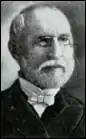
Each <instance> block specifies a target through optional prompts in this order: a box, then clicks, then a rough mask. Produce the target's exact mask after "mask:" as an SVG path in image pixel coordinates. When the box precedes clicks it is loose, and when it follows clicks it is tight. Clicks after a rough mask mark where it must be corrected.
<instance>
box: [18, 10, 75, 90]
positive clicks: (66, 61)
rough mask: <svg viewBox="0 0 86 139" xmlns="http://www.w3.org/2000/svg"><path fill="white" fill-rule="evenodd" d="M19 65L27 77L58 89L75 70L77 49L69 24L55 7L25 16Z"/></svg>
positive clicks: (42, 84) (38, 83)
mask: <svg viewBox="0 0 86 139" xmlns="http://www.w3.org/2000/svg"><path fill="white" fill-rule="evenodd" d="M26 19H27V20H26V29H25V34H24V35H25V37H24V39H22V40H23V41H22V40H21V44H22V54H20V55H19V64H20V67H21V71H22V72H23V73H24V76H25V78H26V80H28V81H30V82H32V83H34V84H35V85H37V86H38V87H40V88H42V89H44V88H59V87H62V86H64V84H65V83H66V82H67V81H68V80H69V78H70V77H71V75H72V73H73V70H74V66H75V63H74V49H73V40H72V34H71V30H70V25H69V23H68V21H67V19H66V17H65V16H64V15H63V14H62V13H61V12H60V11H59V10H56V9H49V8H45V9H42V8H41V9H36V10H35V11H34V12H33V14H32V15H31V17H30V18H28V15H27V16H26Z"/></svg>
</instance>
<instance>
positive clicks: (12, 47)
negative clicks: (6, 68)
mask: <svg viewBox="0 0 86 139" xmlns="http://www.w3.org/2000/svg"><path fill="white" fill-rule="evenodd" d="M17 47H18V46H17V44H16V43H15V41H9V42H8V49H9V51H10V53H11V55H12V56H13V58H14V59H15V60H16V61H17V62H18V61H19V56H18V53H17Z"/></svg>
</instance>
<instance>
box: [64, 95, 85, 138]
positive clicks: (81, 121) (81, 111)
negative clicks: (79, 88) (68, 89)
mask: <svg viewBox="0 0 86 139" xmlns="http://www.w3.org/2000/svg"><path fill="white" fill-rule="evenodd" d="M65 95H66V98H65V99H66V102H67V104H68V106H69V109H68V115H69V116H71V118H69V119H71V121H72V123H73V122H74V124H73V126H71V127H72V130H71V131H72V132H71V134H70V137H85V104H84V102H82V101H81V100H80V99H78V98H76V97H74V96H72V95H70V94H65ZM69 122H70V120H69Z"/></svg>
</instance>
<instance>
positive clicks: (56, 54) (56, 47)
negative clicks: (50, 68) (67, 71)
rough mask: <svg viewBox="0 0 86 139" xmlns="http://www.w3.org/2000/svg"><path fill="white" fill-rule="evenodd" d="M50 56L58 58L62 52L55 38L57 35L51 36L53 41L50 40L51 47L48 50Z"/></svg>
mask: <svg viewBox="0 0 86 139" xmlns="http://www.w3.org/2000/svg"><path fill="white" fill-rule="evenodd" d="M49 55H50V56H51V57H52V58H53V57H54V58H58V59H59V58H60V57H61V55H62V52H61V46H60V45H59V42H58V40H57V37H54V38H53V42H52V47H51V51H50V54H49Z"/></svg>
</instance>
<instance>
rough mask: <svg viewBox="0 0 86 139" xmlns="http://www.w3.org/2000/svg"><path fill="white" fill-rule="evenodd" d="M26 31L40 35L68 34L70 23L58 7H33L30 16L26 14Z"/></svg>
mask: <svg viewBox="0 0 86 139" xmlns="http://www.w3.org/2000/svg"><path fill="white" fill-rule="evenodd" d="M26 25H27V31H28V32H29V33H32V34H34V35H35V34H36V35H40V34H43V33H44V34H46V35H53V36H55V35H59V34H64V33H69V34H70V32H71V31H70V24H69V22H68V20H67V18H66V16H65V15H64V14H63V13H62V12H61V11H60V10H58V9H55V8H53V9H51V8H48V7H47V8H39V9H35V10H34V11H33V13H32V14H31V16H30V18H29V16H28V15H27V16H26Z"/></svg>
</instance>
